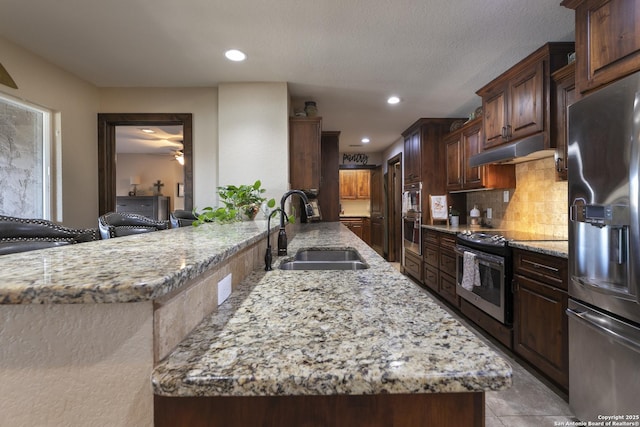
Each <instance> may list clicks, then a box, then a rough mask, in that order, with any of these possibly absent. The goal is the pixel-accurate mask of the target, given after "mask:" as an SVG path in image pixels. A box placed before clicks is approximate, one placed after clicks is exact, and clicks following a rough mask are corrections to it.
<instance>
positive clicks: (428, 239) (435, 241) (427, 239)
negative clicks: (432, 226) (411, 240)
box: [422, 229, 440, 246]
mask: <svg viewBox="0 0 640 427" xmlns="http://www.w3.org/2000/svg"><path fill="white" fill-rule="evenodd" d="M423 230H424V233H422V235H423V236H424V243H425V245H427V244H429V245H434V246H438V245H439V244H440V241H439V238H438V235H439V234H440V233H438V232H437V231H433V230H427V229H423Z"/></svg>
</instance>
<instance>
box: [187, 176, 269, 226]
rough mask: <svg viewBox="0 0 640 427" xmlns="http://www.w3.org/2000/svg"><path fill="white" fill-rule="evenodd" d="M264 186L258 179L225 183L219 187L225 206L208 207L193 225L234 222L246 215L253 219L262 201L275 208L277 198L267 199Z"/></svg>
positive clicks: (219, 193) (219, 194)
mask: <svg viewBox="0 0 640 427" xmlns="http://www.w3.org/2000/svg"><path fill="white" fill-rule="evenodd" d="M266 191H267V190H265V189H264V188H262V182H261V181H260V180H257V181H256V182H254V183H253V185H239V186H236V185H225V186H222V187H218V196H220V200H221V201H222V204H223V205H224V206H221V207H218V208H212V207H206V208H203V209H202V213H200V214H198V215H197V218H198V219H197V220H196V221H194V223H193V225H194V226H198V225H200V224H203V223H205V222H214V221H218V222H232V221H239V220H241V219H242V215H245V216H246V217H247V218H249V219H253V218H254V217H255V216H256V214H257V213H258V212H259V211H260V205H261V204H262V202H265V201H266V202H267V206H268V207H270V208H273V207H274V206H275V205H276V201H275V199H269V200H268V201H267V199H266V197H264V196H263V194H264V193H265V192H266Z"/></svg>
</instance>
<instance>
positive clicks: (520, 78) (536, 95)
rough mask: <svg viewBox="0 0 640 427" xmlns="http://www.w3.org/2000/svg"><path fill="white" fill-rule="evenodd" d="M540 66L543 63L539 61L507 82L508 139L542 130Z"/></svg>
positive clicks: (542, 103)
mask: <svg viewBox="0 0 640 427" xmlns="http://www.w3.org/2000/svg"><path fill="white" fill-rule="evenodd" d="M542 65H543V62H542V61H539V62H538V63H536V64H534V65H532V66H531V67H529V68H527V69H525V70H523V71H522V72H521V73H520V74H518V75H517V76H516V77H514V78H513V79H511V80H510V82H509V101H508V102H509V105H510V108H509V118H508V121H507V135H508V138H509V139H519V138H522V137H525V136H528V135H532V134H534V133H537V132H541V131H542V130H544V114H543V107H544V88H543V83H542V82H543V76H544V70H543V67H542Z"/></svg>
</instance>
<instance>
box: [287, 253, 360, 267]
mask: <svg viewBox="0 0 640 427" xmlns="http://www.w3.org/2000/svg"><path fill="white" fill-rule="evenodd" d="M365 268H369V265H368V264H367V263H366V262H364V259H362V256H360V254H359V253H358V251H357V250H355V249H353V248H309V249H300V250H299V251H298V252H297V253H296V255H295V257H294V258H293V259H291V260H287V261H284V262H283V263H282V264H280V269H281V270H362V269H365Z"/></svg>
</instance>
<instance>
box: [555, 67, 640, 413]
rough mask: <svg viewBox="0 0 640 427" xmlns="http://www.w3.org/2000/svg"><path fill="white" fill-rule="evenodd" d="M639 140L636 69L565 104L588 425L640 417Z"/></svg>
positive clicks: (578, 344) (580, 401) (579, 377)
mask: <svg viewBox="0 0 640 427" xmlns="http://www.w3.org/2000/svg"><path fill="white" fill-rule="evenodd" d="M639 138H640V73H636V74H633V75H630V76H628V77H626V78H624V79H622V80H619V81H617V82H615V83H613V84H611V85H609V86H607V87H604V88H603V89H600V90H598V91H597V92H594V93H592V94H590V95H587V96H585V97H584V98H582V99H580V100H579V101H577V102H576V103H574V104H572V105H571V106H570V107H569V130H568V139H567V143H568V194H569V308H568V310H567V317H568V327H569V405H570V407H571V408H572V410H573V411H574V412H575V415H576V417H577V418H578V419H580V420H582V421H584V422H588V421H596V422H602V421H603V420H605V419H608V420H611V418H603V417H608V416H621V417H622V418H616V420H619V421H625V422H632V423H637V422H640V418H639V416H640V304H639V298H640V218H639V213H638V208H639V193H640V183H639V169H640V140H639ZM629 425H635V424H629Z"/></svg>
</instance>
